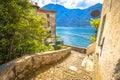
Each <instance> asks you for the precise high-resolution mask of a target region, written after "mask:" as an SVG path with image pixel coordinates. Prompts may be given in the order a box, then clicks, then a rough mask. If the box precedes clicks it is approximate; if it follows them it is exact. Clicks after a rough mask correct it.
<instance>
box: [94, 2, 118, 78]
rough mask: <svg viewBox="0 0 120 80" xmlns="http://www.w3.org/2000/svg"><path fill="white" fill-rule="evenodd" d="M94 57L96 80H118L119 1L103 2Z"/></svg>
mask: <svg viewBox="0 0 120 80" xmlns="http://www.w3.org/2000/svg"><path fill="white" fill-rule="evenodd" d="M96 55H98V56H97V57H96V58H98V63H99V67H100V76H101V79H100V78H99V79H96V80H120V0H104V3H103V10H102V15H101V23H100V27H99V32H98V38H97V46H96ZM97 74H98V73H97ZM98 76H99V75H98Z"/></svg>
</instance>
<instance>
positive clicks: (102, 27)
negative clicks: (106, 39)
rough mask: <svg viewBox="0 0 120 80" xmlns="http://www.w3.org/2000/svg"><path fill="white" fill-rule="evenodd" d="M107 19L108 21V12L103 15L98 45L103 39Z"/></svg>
mask: <svg viewBox="0 0 120 80" xmlns="http://www.w3.org/2000/svg"><path fill="white" fill-rule="evenodd" d="M105 21H106V14H105V15H104V16H103V20H102V25H101V29H100V35H99V40H98V46H100V45H101V39H102V35H103V31H104V26H105Z"/></svg>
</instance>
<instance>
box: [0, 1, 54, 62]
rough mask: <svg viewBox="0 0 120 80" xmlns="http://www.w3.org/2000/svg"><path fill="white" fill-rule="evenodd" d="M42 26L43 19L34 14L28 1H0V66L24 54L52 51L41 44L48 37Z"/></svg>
mask: <svg viewBox="0 0 120 80" xmlns="http://www.w3.org/2000/svg"><path fill="white" fill-rule="evenodd" d="M44 24H45V18H44V17H40V16H37V15H36V14H35V10H34V9H32V5H31V3H30V2H29V0H0V64H1V63H5V62H7V61H9V60H11V59H14V58H17V57H20V56H23V55H25V54H32V53H37V52H43V51H48V50H53V48H52V47H51V46H50V47H49V46H45V45H44V43H43V40H44V38H45V37H46V36H47V35H49V34H48V33H47V32H48V31H46V30H45V29H44V27H43V25H44Z"/></svg>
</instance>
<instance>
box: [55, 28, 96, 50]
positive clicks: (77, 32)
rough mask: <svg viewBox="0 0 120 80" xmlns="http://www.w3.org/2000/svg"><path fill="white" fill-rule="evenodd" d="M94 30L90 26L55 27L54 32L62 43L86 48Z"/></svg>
mask: <svg viewBox="0 0 120 80" xmlns="http://www.w3.org/2000/svg"><path fill="white" fill-rule="evenodd" d="M94 32H95V30H94V28H92V27H57V28H56V34H57V35H59V36H60V37H61V38H60V40H63V41H64V44H67V45H73V46H78V47H84V48H86V47H87V46H89V45H90V44H91V42H90V40H89V39H90V37H91V36H92V35H93V34H94Z"/></svg>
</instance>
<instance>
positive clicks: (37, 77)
mask: <svg viewBox="0 0 120 80" xmlns="http://www.w3.org/2000/svg"><path fill="white" fill-rule="evenodd" d="M58 56H59V55H58ZM84 57H85V55H84V54H81V53H78V52H75V51H72V52H71V54H70V55H69V56H67V57H66V58H65V59H63V60H61V61H59V62H57V63H53V64H50V65H45V66H43V67H41V68H40V69H38V70H37V71H35V72H33V73H32V75H28V77H27V78H26V79H25V80H92V72H91V73H90V72H86V71H85V68H83V67H82V66H81V62H82V60H83V58H84Z"/></svg>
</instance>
